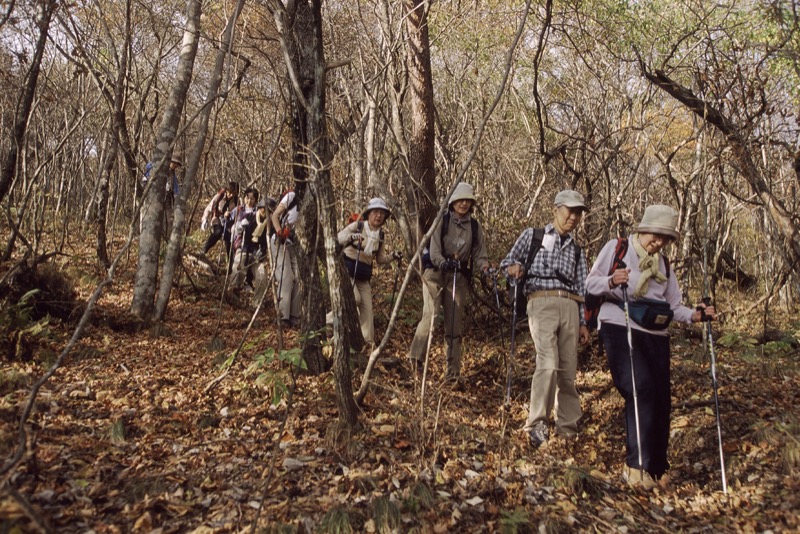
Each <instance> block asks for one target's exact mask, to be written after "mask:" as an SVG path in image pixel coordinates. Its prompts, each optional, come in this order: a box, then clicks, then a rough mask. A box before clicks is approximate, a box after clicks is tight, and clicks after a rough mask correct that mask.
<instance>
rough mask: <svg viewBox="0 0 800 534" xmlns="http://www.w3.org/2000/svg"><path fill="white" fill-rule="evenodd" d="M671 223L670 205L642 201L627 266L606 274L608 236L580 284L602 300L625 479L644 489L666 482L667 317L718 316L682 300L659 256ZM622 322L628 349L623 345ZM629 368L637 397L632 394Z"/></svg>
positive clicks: (611, 246) (674, 221)
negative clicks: (618, 400)
mask: <svg viewBox="0 0 800 534" xmlns="http://www.w3.org/2000/svg"><path fill="white" fill-rule="evenodd" d="M677 227H678V213H677V212H676V211H675V210H674V209H672V208H671V207H670V206H664V205H652V206H648V207H647V208H646V209H645V212H644V216H643V217H642V220H641V222H640V223H639V226H638V227H637V228H636V231H635V232H634V233H633V234H632V235H631V236H629V237H628V240H627V241H628V243H629V245H628V247H627V251H626V252H625V254H624V258H623V260H624V263H625V265H626V267H624V268H618V269H616V270H614V271H613V272H612V273H611V274H609V270H610V269H611V268H612V265H613V261H614V254H615V250H617V242H618V240H617V239H613V240H611V241H609V242H608V243H606V244H605V246H603V249H602V250H601V251H600V254H599V255H598V256H597V260H596V261H595V263H594V266H592V271H591V272H590V273H589V277H588V279H587V281H586V290H587V291H588V292H589V293H591V294H593V295H599V296H603V297H605V298H606V301H605V302H604V303H603V304H602V306H601V307H600V313H599V315H598V320H599V330H600V339H601V340H602V341H603V345H604V347H605V350H606V354H607V355H608V366H609V368H610V370H611V376H612V378H613V380H614V386H616V388H617V390H618V391H619V392H620V394H621V395H622V397H623V398H624V399H625V428H626V450H627V455H626V461H625V466H624V467H623V478H624V479H625V481H627V482H628V484H630V485H631V486H639V487H644V488H645V489H648V490H649V489H652V488H654V487H655V486H656V484H659V483H660V484H662V485H666V484H667V483H668V481H669V475H668V474H667V470H668V469H669V461H668V460H667V446H668V442H669V427H670V408H671V400H670V393H671V392H670V349H669V333H668V331H667V326H668V325H669V322H670V320H675V321H680V322H682V323H696V322H699V321H701V320H703V319H704V318H706V317H707V318H710V319H714V318H716V310H715V309H714V307H713V306H708V307H705V306H704V305H702V304H701V305H700V306H699V309H696V310H692V309H690V308H687V307H686V306H683V305H682V304H681V292H680V288H679V287H678V281H677V279H676V278H677V277H675V276H670V275H669V263H668V261H667V259H666V257H665V256H664V255H663V254H662V253H661V250H662V249H663V248H664V247H665V246H666V245H668V244H669V243H671V242H673V241H675V240H676V239H678V237H679V234H678V230H677ZM624 296H627V298H628V309H629V316H630V318H631V320H630V321H629V322H628V321H626V318H625V312H624V311H623V308H624V303H623V300H624ZM642 299H647V300H642ZM639 312H650V313H639ZM628 327H630V329H631V343H632V350H631V347H630V346H629V345H628ZM632 367H633V369H634V371H633V374H634V375H635V376H636V384H635V388H636V393H637V395H636V397H637V401H635V400H634V394H633V389H634V384H633V382H632V379H631V376H632V372H631V369H632ZM635 402H637V403H638V412H639V414H638V415H639V417H638V419H639V431H640V432H639V436H637V432H636V409H637V406H636V405H635ZM639 444H641V449H642V450H641V458H642V465H641V466H640V465H639ZM640 468H641V469H640Z"/></svg>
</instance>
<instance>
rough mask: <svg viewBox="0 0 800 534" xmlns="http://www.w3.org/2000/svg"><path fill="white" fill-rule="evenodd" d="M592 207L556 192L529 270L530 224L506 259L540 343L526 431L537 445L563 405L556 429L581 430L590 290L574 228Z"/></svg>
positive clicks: (571, 195) (546, 435) (570, 434)
mask: <svg viewBox="0 0 800 534" xmlns="http://www.w3.org/2000/svg"><path fill="white" fill-rule="evenodd" d="M586 210H588V208H587V206H586V204H585V203H584V200H583V196H582V195H581V194H580V193H578V192H577V191H572V190H564V191H561V192H559V193H558V194H557V195H556V197H555V207H554V208H553V221H552V222H551V223H549V224H547V225H546V226H545V227H544V234H543V237H542V242H541V248H540V249H539V250H538V252H536V251H535V256H534V257H533V261H532V262H531V263H530V266H529V268H528V272H527V273H526V272H524V268H523V265H524V264H525V261H526V259H527V255H528V253H529V250H530V248H531V243H532V241H533V236H534V230H533V228H528V229H527V230H525V231H524V232H523V233H522V235H520V237H519V238H518V239H517V241H516V243H514V247H513V248H512V249H511V252H509V253H508V256H506V258H505V259H504V260H503V261H502V262H501V263H500V267H501V268H504V269H506V272H507V273H508V276H509V277H510V278H514V279H516V280H517V281H519V283H523V284H524V293H525V295H526V297H527V299H528V307H527V312H528V327H529V328H530V331H531V337H532V338H533V344H534V346H535V347H536V371H534V374H533V379H532V380H531V396H530V406H529V409H528V419H527V421H526V422H525V427H524V428H525V431H526V432H527V433H528V438H529V440H530V443H531V446H533V447H534V448H538V447H539V446H540V445H542V444H543V443H545V442H546V441H547V440H548V438H549V435H550V434H549V430H548V424H547V423H548V419H549V418H550V414H551V412H552V411H553V406H554V404H557V408H556V414H555V431H556V434H558V435H560V436H563V437H565V438H568V439H569V438H572V437H575V436H577V434H578V420H579V419H580V418H581V415H582V413H581V404H580V398H579V396H578V390H577V389H576V388H575V376H576V374H577V369H578V342H579V341H580V343H581V344H586V343H588V342H589V330H588V328H587V327H586V324H585V322H584V318H583V296H584V294H585V293H586V270H587V267H586V256H585V254H583V253H582V252H581V248H580V246H579V245H578V244H577V242H576V241H575V238H574V237H573V235H572V232H573V231H574V230H575V229H576V228H577V227H578V224H579V223H580V222H581V219H582V218H583V214H584V212H585V211H586Z"/></svg>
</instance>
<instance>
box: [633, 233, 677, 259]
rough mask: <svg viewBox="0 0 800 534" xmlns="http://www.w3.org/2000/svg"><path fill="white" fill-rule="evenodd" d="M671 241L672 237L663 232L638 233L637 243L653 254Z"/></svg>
mask: <svg viewBox="0 0 800 534" xmlns="http://www.w3.org/2000/svg"><path fill="white" fill-rule="evenodd" d="M671 241H672V238H671V237H670V236H668V235H664V234H651V233H647V234H639V244H640V245H642V248H643V249H645V250H646V251H647V253H648V254H655V253H656V252H659V251H661V249H662V248H664V247H665V246H667V245H668V244H669V243H670V242H671Z"/></svg>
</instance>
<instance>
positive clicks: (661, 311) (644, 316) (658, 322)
mask: <svg viewBox="0 0 800 534" xmlns="http://www.w3.org/2000/svg"><path fill="white" fill-rule="evenodd" d="M618 305H619V307H620V308H621V309H622V310H623V311H624V310H625V304H624V303H623V302H619V303H618ZM628 313H629V315H630V318H631V320H632V321H633V322H634V323H636V324H638V325H639V326H641V327H642V328H647V329H648V330H664V329H666V328H667V327H668V326H669V323H670V322H672V317H673V316H674V315H675V313H674V312H673V311H672V308H670V305H669V303H668V302H664V301H663V300H655V299H638V300H633V301H630V302H628Z"/></svg>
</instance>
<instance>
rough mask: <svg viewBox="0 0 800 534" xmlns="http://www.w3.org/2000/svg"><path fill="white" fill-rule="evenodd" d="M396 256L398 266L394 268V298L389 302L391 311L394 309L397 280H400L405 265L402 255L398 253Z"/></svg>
mask: <svg viewBox="0 0 800 534" xmlns="http://www.w3.org/2000/svg"><path fill="white" fill-rule="evenodd" d="M396 254H397V256H395V258H394V259H395V261H396V265H395V268H394V284H392V298H391V300H390V301H389V310H390V311H391V310H392V309H393V308H394V295H395V293H396V292H397V280H398V279H399V278H400V265H402V263H403V256H401V255H400V253H399V252H398V253H396Z"/></svg>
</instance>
